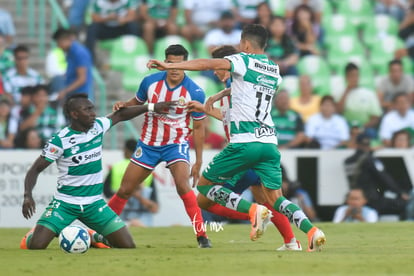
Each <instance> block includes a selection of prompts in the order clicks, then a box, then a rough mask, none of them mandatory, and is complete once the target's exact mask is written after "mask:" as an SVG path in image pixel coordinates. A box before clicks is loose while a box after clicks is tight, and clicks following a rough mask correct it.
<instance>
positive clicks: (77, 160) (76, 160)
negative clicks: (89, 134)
mask: <svg viewBox="0 0 414 276" xmlns="http://www.w3.org/2000/svg"><path fill="white" fill-rule="evenodd" d="M82 159H83V158H82V156H73V157H72V162H73V163H75V164H79V163H80V162H81V161H82Z"/></svg>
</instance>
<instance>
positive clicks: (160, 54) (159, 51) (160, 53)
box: [154, 35, 193, 60]
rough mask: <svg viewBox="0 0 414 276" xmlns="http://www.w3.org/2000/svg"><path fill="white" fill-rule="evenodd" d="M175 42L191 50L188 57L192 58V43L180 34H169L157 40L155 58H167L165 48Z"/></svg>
mask: <svg viewBox="0 0 414 276" xmlns="http://www.w3.org/2000/svg"><path fill="white" fill-rule="evenodd" d="M173 44H181V45H182V46H184V48H186V49H187V51H188V52H189V56H188V59H192V56H193V55H192V53H191V52H192V51H191V44H190V42H188V41H187V40H186V39H185V38H183V37H181V36H178V35H169V36H166V37H163V38H160V39H158V40H156V41H155V44H154V58H155V59H158V60H164V59H165V49H166V48H167V47H168V46H170V45H173Z"/></svg>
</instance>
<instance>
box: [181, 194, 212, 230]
mask: <svg viewBox="0 0 414 276" xmlns="http://www.w3.org/2000/svg"><path fill="white" fill-rule="evenodd" d="M180 197H181V199H182V201H183V203H184V207H185V211H186V212H187V215H188V216H189V217H190V219H191V223H192V224H193V229H194V231H195V233H196V235H197V237H199V236H206V232H205V231H204V227H203V215H202V214H201V209H200V207H199V206H198V204H197V197H196V196H195V194H194V192H193V191H192V190H191V191H189V192H188V193H186V194H184V195H181V196H180Z"/></svg>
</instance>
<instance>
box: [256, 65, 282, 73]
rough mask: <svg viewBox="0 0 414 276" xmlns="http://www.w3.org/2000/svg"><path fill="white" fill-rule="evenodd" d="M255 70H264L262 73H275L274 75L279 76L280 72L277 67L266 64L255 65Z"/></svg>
mask: <svg viewBox="0 0 414 276" xmlns="http://www.w3.org/2000/svg"><path fill="white" fill-rule="evenodd" d="M254 68H256V69H259V70H262V71H267V72H271V73H274V74H279V70H278V68H277V66H275V65H269V64H264V63H260V62H255V63H254Z"/></svg>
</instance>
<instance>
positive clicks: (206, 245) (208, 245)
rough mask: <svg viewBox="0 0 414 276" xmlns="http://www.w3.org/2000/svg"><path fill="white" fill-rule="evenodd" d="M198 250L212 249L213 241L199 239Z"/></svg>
mask: <svg viewBox="0 0 414 276" xmlns="http://www.w3.org/2000/svg"><path fill="white" fill-rule="evenodd" d="M197 242H198V248H211V241H210V240H209V239H208V238H207V237H205V236H199V237H197Z"/></svg>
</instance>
